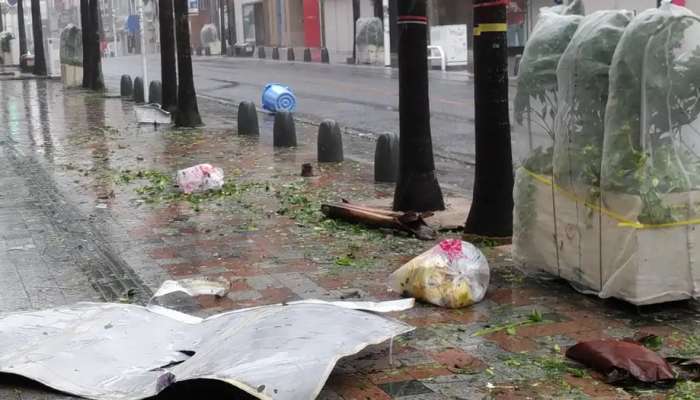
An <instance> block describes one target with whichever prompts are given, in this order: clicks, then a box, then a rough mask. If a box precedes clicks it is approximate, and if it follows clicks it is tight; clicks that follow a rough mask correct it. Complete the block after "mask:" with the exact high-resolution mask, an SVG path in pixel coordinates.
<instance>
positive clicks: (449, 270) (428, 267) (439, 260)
mask: <svg viewBox="0 0 700 400" xmlns="http://www.w3.org/2000/svg"><path fill="white" fill-rule="evenodd" d="M489 277H490V275H489V264H488V261H487V260H486V257H485V256H484V254H483V253H482V252H481V251H480V250H479V249H477V248H476V247H474V245H472V244H471V243H467V242H463V241H461V240H444V241H442V242H440V244H438V245H437V246H435V247H433V248H432V249H430V250H428V251H426V252H425V253H423V254H421V255H419V256H418V257H416V258H414V259H413V260H411V261H409V262H408V263H406V264H405V265H404V266H402V267H401V268H399V269H398V270H396V271H395V272H394V273H393V274H391V276H390V285H389V286H390V287H391V289H392V290H394V291H396V292H399V293H401V294H402V295H403V296H406V297H415V298H416V299H418V300H422V301H425V302H428V303H431V304H435V305H436V306H441V307H447V308H461V307H466V306H470V305H472V304H474V303H478V302H480V301H481V300H483V299H484V296H485V295H486V290H487V288H488V285H489Z"/></svg>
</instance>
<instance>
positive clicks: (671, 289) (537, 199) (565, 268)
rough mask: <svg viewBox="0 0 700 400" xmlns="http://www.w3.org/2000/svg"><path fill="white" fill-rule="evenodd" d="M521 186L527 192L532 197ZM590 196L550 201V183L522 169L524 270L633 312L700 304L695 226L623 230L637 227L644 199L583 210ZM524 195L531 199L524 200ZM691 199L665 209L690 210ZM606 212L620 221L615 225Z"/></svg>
mask: <svg viewBox="0 0 700 400" xmlns="http://www.w3.org/2000/svg"><path fill="white" fill-rule="evenodd" d="M544 178H545V179H550V180H551V178H550V177H544ZM524 185H529V191H525V190H524V188H525V186H524ZM588 189H589V188H588V187H585V186H583V185H582V186H579V187H576V188H568V189H567V190H562V189H559V188H557V189H556V190H554V194H552V185H551V184H547V183H546V182H542V180H538V179H536V178H534V177H532V176H531V175H529V174H528V173H527V172H525V171H523V170H522V169H519V170H518V171H517V172H516V189H515V192H516V195H515V200H516V206H515V212H514V235H513V253H514V254H513V255H514V259H515V260H516V261H518V262H520V264H521V265H523V266H525V267H526V268H530V269H539V270H544V271H547V272H549V273H552V274H554V275H557V276H559V277H561V278H563V279H566V280H568V281H569V282H571V283H572V284H574V286H575V287H576V288H577V289H578V290H581V291H583V292H587V293H594V294H597V295H598V296H600V297H602V298H608V297H615V298H619V299H622V300H625V301H627V302H630V303H632V304H636V305H645V304H655V303H664V302H668V301H675V300H684V299H690V298H700V249H699V248H698V246H696V243H699V242H700V229H698V226H697V225H681V226H674V227H669V228H662V229H659V228H654V229H637V228H635V227H627V226H620V221H619V219H620V217H622V219H625V220H630V221H636V219H637V216H638V215H639V213H640V211H641V208H642V202H641V199H640V198H639V197H638V196H634V195H629V194H618V193H604V194H603V195H602V198H601V199H600V200H597V201H593V206H594V207H591V206H590V205H586V204H585V203H586V202H587V201H588V202H590V201H591V200H590V199H588V198H589V196H588V193H589V191H588ZM524 193H529V195H528V196H527V198H525V196H523V194H524ZM689 195H690V196H691V198H698V199H700V197H698V196H700V193H696V192H693V193H678V194H670V195H667V196H666V198H665V199H664V202H665V204H667V205H687V204H688V198H689ZM694 203H696V204H697V203H699V202H697V201H696V202H694ZM589 204H590V203H589ZM523 206H525V207H524V209H528V207H531V208H532V214H533V215H532V216H530V215H529V214H527V213H524V212H523V210H522V209H521V210H520V211H519V208H521V207H523ZM601 209H602V210H614V211H615V212H617V213H620V214H623V215H616V218H613V217H611V216H610V215H609V214H607V213H606V212H605V211H602V212H601V211H600V210H601ZM620 210H626V211H625V212H624V213H621V212H620ZM523 215H525V216H528V218H527V219H526V221H525V222H526V224H523V223H522V221H521V219H522V218H521V216H523ZM554 215H556V218H554V217H553V216H554ZM552 236H553V237H554V240H555V241H556V242H555V243H556V244H554V245H553V244H552V239H551V238H552Z"/></svg>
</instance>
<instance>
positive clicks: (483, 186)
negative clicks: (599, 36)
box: [465, 0, 513, 239]
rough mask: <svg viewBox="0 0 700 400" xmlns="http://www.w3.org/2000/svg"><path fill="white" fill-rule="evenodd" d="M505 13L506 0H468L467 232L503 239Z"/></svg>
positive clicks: (509, 204)
mask: <svg viewBox="0 0 700 400" xmlns="http://www.w3.org/2000/svg"><path fill="white" fill-rule="evenodd" d="M506 15H507V14H506V2H503V1H493V0H477V1H476V2H475V4H474V103H475V106H474V107H475V112H474V113H475V116H476V121H475V128H476V168H475V169H476V170H475V177H474V194H473V200H472V206H471V208H470V210H469V217H468V218H467V223H466V226H465V234H466V235H467V236H470V235H473V236H478V237H490V238H504V239H505V238H509V237H510V236H511V235H512V233H513V159H512V158H513V155H512V149H511V141H510V119H509V113H508V111H509V105H508V49H507V40H506V39H507V37H506V32H507V30H508V26H507V20H506ZM467 239H469V238H468V237H467Z"/></svg>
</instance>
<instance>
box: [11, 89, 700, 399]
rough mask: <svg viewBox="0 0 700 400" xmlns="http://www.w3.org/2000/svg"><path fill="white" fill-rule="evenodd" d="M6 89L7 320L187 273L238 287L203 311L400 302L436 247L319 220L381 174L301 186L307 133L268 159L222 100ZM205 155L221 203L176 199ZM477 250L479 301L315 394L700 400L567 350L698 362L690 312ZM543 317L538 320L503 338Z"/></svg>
mask: <svg viewBox="0 0 700 400" xmlns="http://www.w3.org/2000/svg"><path fill="white" fill-rule="evenodd" d="M0 90H2V93H3V100H7V99H9V101H4V102H3V103H2V105H0V126H2V127H10V129H9V130H8V133H7V134H6V135H5V136H0V143H1V144H2V145H1V146H0V188H2V191H1V192H0V193H1V194H2V196H0V206H1V208H0V231H1V232H3V233H2V240H1V241H0V251H1V252H2V253H1V254H2V255H3V258H2V259H1V260H0V309H1V310H9V309H36V308H42V307H46V306H50V305H58V304H66V303H70V302H73V301H77V300H81V299H93V298H96V297H97V298H100V299H103V300H110V301H114V300H118V298H124V297H126V298H130V299H131V300H133V301H142V299H143V298H145V297H147V296H148V295H149V293H150V292H151V291H153V290H154V289H155V288H156V287H157V286H158V285H159V283H160V282H161V281H162V280H164V279H168V278H173V279H181V278H185V277H207V278H211V279H226V280H228V281H229V282H230V283H231V291H230V292H229V294H228V295H227V296H226V297H224V298H221V299H217V298H213V297H211V298H208V297H203V298H200V299H198V307H197V309H196V310H195V312H196V313H197V314H201V315H207V314H213V313H217V312H221V311H224V310H230V309H234V308H242V307H249V306H255V305H263V304H270V303H277V302H284V301H290V300H296V299H301V298H321V299H363V300H384V299H394V298H397V295H396V294H395V293H391V292H388V291H387V289H386V280H387V276H388V275H389V274H390V273H391V272H392V271H394V270H395V269H396V268H398V267H399V266H400V265H402V263H404V262H406V261H408V260H410V259H411V258H412V257H413V256H415V255H417V254H419V253H420V252H422V251H424V250H425V249H427V248H429V247H431V246H432V245H434V243H430V242H420V241H417V240H415V239H412V238H407V237H401V236H396V235H393V234H391V233H389V232H381V231H375V230H367V229H363V228H361V227H356V226H351V225H347V224H343V223H337V222H333V221H326V220H323V219H322V218H321V215H320V213H319V211H318V208H319V204H320V202H322V201H326V200H339V199H340V198H347V199H352V200H355V201H362V200H367V199H371V198H377V197H385V196H389V195H391V193H392V187H391V186H386V185H375V184H373V183H372V182H371V181H372V168H371V166H370V165H367V164H360V163H356V162H352V161H346V162H345V163H343V164H341V165H328V166H319V165H317V164H316V163H314V169H315V171H316V174H317V176H316V177H314V178H308V179H307V178H301V177H299V176H298V175H299V172H300V169H301V167H300V166H301V164H302V163H304V162H313V161H314V158H315V132H314V129H313V128H311V127H306V126H299V127H298V131H299V135H300V143H301V145H300V147H299V148H297V149H295V150H273V148H272V146H271V130H270V122H271V121H270V118H269V117H264V122H263V125H262V126H263V130H264V131H265V132H264V134H263V136H262V137H261V138H260V139H255V138H242V137H238V136H236V135H235V132H234V130H233V129H232V128H233V127H234V126H235V123H234V122H233V120H234V118H233V115H234V113H233V112H232V110H230V109H227V108H226V107H225V106H223V105H221V104H217V103H213V102H207V101H202V103H201V104H200V106H201V109H202V110H203V113H204V119H205V121H206V122H207V123H208V126H207V127H205V128H202V129H194V130H167V129H161V130H154V129H153V128H152V127H143V128H139V127H137V126H135V124H134V122H133V114H132V104H131V103H128V102H122V100H120V99H114V98H107V99H106V98H103V97H101V96H98V95H95V94H86V93H83V92H80V91H66V92H64V91H63V90H61V88H60V85H59V84H57V83H55V82H45V81H37V82H35V81H26V82H25V81H23V82H0ZM200 162H210V163H213V164H215V165H218V166H221V167H223V168H224V170H225V172H226V174H227V177H228V178H229V184H228V185H227V186H226V190H225V194H223V195H221V196H198V197H192V198H189V199H186V198H183V197H182V196H179V195H177V194H175V192H174V190H173V189H172V187H171V185H172V182H171V178H170V176H171V175H172V174H173V173H174V172H175V171H176V170H177V169H180V168H184V167H189V166H191V165H194V164H197V163H200ZM452 194H453V195H454V194H458V193H452ZM443 236H444V237H448V236H450V235H449V234H445V235H443ZM484 251H485V252H486V253H487V255H488V256H489V259H490V261H491V266H492V273H493V279H492V284H491V288H490V290H489V294H488V296H487V299H486V300H485V301H484V302H482V303H480V304H478V305H475V306H473V307H470V308H466V309H463V310H445V309H440V308H436V307H430V306H425V305H418V306H416V307H415V308H414V309H412V310H410V311H407V312H403V313H397V314H395V315H394V316H395V317H396V318H399V319H402V320H404V321H406V322H408V323H410V324H412V325H414V326H416V327H417V329H416V331H415V332H414V333H412V334H410V335H408V336H406V337H401V338H398V339H397V340H395V341H394V343H393V347H392V348H391V350H390V347H389V346H388V345H382V346H375V347H372V348H369V349H367V350H365V351H363V352H362V353H361V354H359V355H357V356H355V357H351V358H350V359H345V360H342V361H341V362H340V363H339V365H338V367H337V368H336V369H335V371H334V373H333V375H332V376H331V378H330V380H329V381H328V384H327V385H326V388H325V389H324V391H323V393H322V395H321V398H323V399H346V400H350V399H406V400H407V399H481V398H497V399H501V398H502V399H526V398H551V399H562V398H563V399H587V398H608V399H627V398H676V399H685V398H688V399H692V398H695V397H694V396H695V395H694V394H691V393H692V391H693V390H695V391H697V390H698V387H697V386H692V384H684V385H681V386H679V387H677V388H675V389H659V388H638V387H637V388H618V387H613V386H610V385H607V384H605V383H603V381H602V378H601V377H600V376H598V375H597V374H595V373H593V372H591V371H588V370H585V369H583V368H581V366H579V365H576V364H574V363H571V362H568V361H566V360H565V359H564V357H563V352H564V351H565V349H566V347H567V346H569V345H572V344H574V343H576V342H577V341H579V340H585V339H597V338H608V337H611V338H623V337H628V336H633V335H634V334H636V333H638V332H650V333H655V334H658V335H659V336H661V337H662V338H663V339H664V341H663V346H662V348H661V350H660V351H661V352H662V353H663V354H680V353H686V354H690V353H692V352H700V329H699V327H700V307H699V306H698V304H697V303H695V302H689V303H676V304H669V305H664V306H658V307H648V308H635V307H631V306H628V305H625V304H622V303H619V302H616V301H602V300H598V299H595V298H592V297H590V296H584V295H581V294H578V293H576V292H575V291H573V290H572V289H571V288H570V287H569V286H568V285H567V284H565V283H564V282H562V281H559V280H556V279H551V278H549V277H546V276H542V275H537V274H535V275H524V274H523V273H522V272H520V271H518V270H517V269H516V268H514V266H513V265H512V261H511V260H510V258H509V256H508V251H509V249H508V248H487V249H484ZM20 288H21V289H20ZM534 310H536V311H537V312H539V313H540V314H542V316H543V321H542V322H540V323H536V324H533V325H529V326H523V327H520V328H518V329H516V330H515V331H513V330H510V329H509V330H507V329H500V330H499V329H498V328H499V327H505V326H506V325H508V324H512V323H514V322H518V321H524V320H527V319H528V318H529V317H530V316H531V315H532V314H533V311H534ZM485 329H491V331H493V332H491V333H488V332H489V331H485ZM684 391H685V392H687V394H686V397H680V396H681V395H682V394H683V392H684ZM43 393H44V392H42V391H37V389H36V388H32V387H27V386H26V385H25V384H22V385H21V386H17V382H14V381H12V382H8V381H7V380H3V379H2V378H0V398H3V399H4V398H10V399H15V398H17V399H20V398H21V399H26V398H52V399H53V398H57V397H55V395H46V394H43ZM698 395H699V396H700V392H699V394H698ZM41 396H48V397H41ZM673 396H677V397H673Z"/></svg>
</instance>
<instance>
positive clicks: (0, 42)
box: [0, 32, 15, 53]
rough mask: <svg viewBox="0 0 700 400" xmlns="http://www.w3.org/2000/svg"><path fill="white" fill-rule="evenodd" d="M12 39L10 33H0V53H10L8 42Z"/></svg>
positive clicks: (12, 36)
mask: <svg viewBox="0 0 700 400" xmlns="http://www.w3.org/2000/svg"><path fill="white" fill-rule="evenodd" d="M14 38H15V36H14V35H13V34H12V32H0V51H2V52H3V53H9V52H10V51H12V49H11V46H10V41H11V40H13V39H14Z"/></svg>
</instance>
